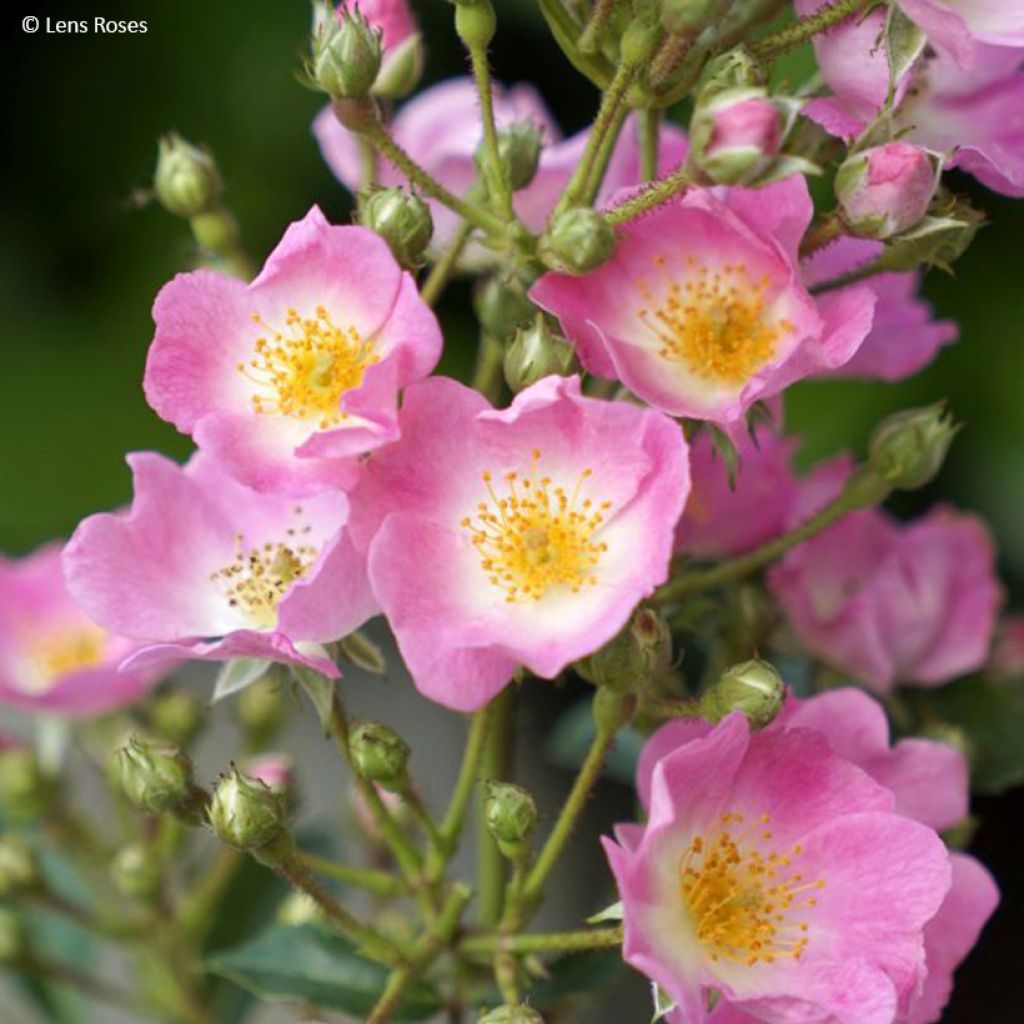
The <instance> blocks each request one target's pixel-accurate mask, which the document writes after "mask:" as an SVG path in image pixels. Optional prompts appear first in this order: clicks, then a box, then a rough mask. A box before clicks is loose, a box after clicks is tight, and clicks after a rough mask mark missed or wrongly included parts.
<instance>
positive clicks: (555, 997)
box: [530, 949, 625, 1006]
mask: <svg viewBox="0 0 1024 1024" xmlns="http://www.w3.org/2000/svg"><path fill="white" fill-rule="evenodd" d="M624 969H625V965H624V964H623V961H622V954H621V953H620V952H619V950H617V949H595V950H591V951H589V952H586V953H566V954H565V955H564V956H560V957H559V958H558V959H557V960H553V961H552V962H551V963H550V964H548V977H547V978H546V979H545V980H544V981H541V982H538V983H537V984H536V985H534V986H533V988H532V989H531V991H530V1002H531V1003H534V1004H535V1005H537V1006H549V1005H550V1004H551V1003H556V1002H559V1001H561V1000H562V999H570V998H572V997H573V996H580V995H586V994H587V993H588V992H596V991H597V990H598V989H602V988H605V987H606V986H607V985H610V984H611V983H612V982H613V981H615V980H616V979H617V978H618V977H620V976H621V974H622V973H623V971H624Z"/></svg>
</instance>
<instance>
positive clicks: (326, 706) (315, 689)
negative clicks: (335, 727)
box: [291, 665, 334, 731]
mask: <svg viewBox="0 0 1024 1024" xmlns="http://www.w3.org/2000/svg"><path fill="white" fill-rule="evenodd" d="M291 668H292V676H293V678H294V679H295V681H296V682H297V683H298V684H299V686H300V687H301V688H302V689H303V690H304V691H305V693H306V695H307V696H308V697H309V699H310V700H311V701H312V702H313V707H315V708H316V713H317V715H318V716H319V718H320V724H321V725H322V726H323V727H324V730H325V731H330V724H331V711H332V709H333V707H334V680H333V679H328V678H327V676H325V675H322V674H321V673H320V672H316V671H314V670H313V669H311V668H307V667H306V666H305V665H292V667H291Z"/></svg>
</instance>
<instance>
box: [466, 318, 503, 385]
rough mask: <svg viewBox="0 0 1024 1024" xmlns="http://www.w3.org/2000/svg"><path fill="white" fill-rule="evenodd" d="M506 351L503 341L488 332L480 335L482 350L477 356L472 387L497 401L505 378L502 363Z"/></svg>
mask: <svg viewBox="0 0 1024 1024" xmlns="http://www.w3.org/2000/svg"><path fill="white" fill-rule="evenodd" d="M504 358H505V353H504V351H503V349H502V345H501V342H500V341H498V339H497V338H495V337H494V336H493V335H492V334H487V333H486V332H485V333H483V334H481V336H480V351H479V352H478V353H477V357H476V369H475V370H474V371H473V381H472V387H473V388H474V389H475V390H476V391H479V392H480V393H481V394H482V395H484V396H485V397H487V398H488V399H490V401H492V402H496V401H497V400H498V398H499V396H500V395H501V385H502V382H503V380H504V377H503V374H502V363H503V361H504Z"/></svg>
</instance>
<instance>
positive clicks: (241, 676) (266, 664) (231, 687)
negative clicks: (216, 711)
mask: <svg viewBox="0 0 1024 1024" xmlns="http://www.w3.org/2000/svg"><path fill="white" fill-rule="evenodd" d="M272 664H273V662H272V661H268V660H267V659H266V658H235V659H234V660H232V661H229V662H226V663H225V665H224V667H223V668H222V669H221V670H220V672H219V673H218V675H217V681H216V683H214V685H213V696H212V697H211V698H210V703H211V704H216V703H217V701H219V700H223V699H224V698H225V697H230V696H231V694H233V693H238V691H239V690H244V689H245V688H246V687H247V686H251V685H252V684H253V683H255V682H256V680H257V679H260V678H262V677H263V676H264V675H265V674H266V671H267V669H269V668H270V666H271V665H272Z"/></svg>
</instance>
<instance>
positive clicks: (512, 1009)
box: [479, 1006, 544, 1024]
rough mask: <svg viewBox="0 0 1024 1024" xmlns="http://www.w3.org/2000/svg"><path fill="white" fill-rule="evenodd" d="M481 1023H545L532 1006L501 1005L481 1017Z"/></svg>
mask: <svg viewBox="0 0 1024 1024" xmlns="http://www.w3.org/2000/svg"><path fill="white" fill-rule="evenodd" d="M479 1024H544V1018H543V1017H542V1016H541V1015H540V1014H539V1013H538V1012H537V1011H536V1010H535V1009H534V1008H533V1007H532V1006H499V1007H498V1008H497V1009H496V1010H491V1012H490V1013H488V1014H485V1015H484V1016H483V1017H481V1018H480V1021H479Z"/></svg>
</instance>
